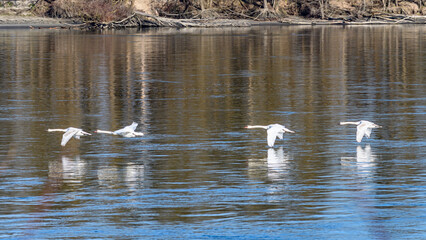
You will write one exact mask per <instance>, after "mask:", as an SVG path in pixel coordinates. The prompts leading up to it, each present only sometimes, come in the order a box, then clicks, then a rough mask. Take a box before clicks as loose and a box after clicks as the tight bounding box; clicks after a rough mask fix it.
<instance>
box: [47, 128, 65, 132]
mask: <svg viewBox="0 0 426 240" xmlns="http://www.w3.org/2000/svg"><path fill="white" fill-rule="evenodd" d="M47 131H48V132H65V131H66V129H58V128H54V129H50V128H49V129H47Z"/></svg>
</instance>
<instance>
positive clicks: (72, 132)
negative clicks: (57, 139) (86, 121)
mask: <svg viewBox="0 0 426 240" xmlns="http://www.w3.org/2000/svg"><path fill="white" fill-rule="evenodd" d="M47 131H48V132H65V133H64V134H63V135H62V141H61V146H65V145H66V144H67V142H68V141H69V140H70V139H71V138H72V137H74V138H75V139H80V137H81V136H85V135H92V134H90V133H88V132H85V131H83V130H82V129H80V128H74V127H69V128H66V129H47Z"/></svg>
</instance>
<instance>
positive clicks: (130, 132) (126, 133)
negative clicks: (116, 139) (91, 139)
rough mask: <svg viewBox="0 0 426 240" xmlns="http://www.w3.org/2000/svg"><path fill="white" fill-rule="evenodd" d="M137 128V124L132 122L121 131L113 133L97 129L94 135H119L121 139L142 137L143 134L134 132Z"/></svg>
mask: <svg viewBox="0 0 426 240" xmlns="http://www.w3.org/2000/svg"><path fill="white" fill-rule="evenodd" d="M137 126H138V124H137V123H135V122H133V123H132V124H131V125H129V126H126V127H124V128H122V129H119V130H116V131H114V132H112V131H104V130H99V129H98V130H96V131H95V133H106V134H111V135H120V136H122V137H127V138H131V137H138V136H143V133H141V132H135V130H136V127H137Z"/></svg>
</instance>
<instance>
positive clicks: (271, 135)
mask: <svg viewBox="0 0 426 240" xmlns="http://www.w3.org/2000/svg"><path fill="white" fill-rule="evenodd" d="M266 132H267V133H268V137H267V140H268V146H269V147H273V146H274V143H275V139H276V138H277V137H280V138H282V133H281V134H280V132H279V128H274V127H271V128H269V129H268V130H267V131H266Z"/></svg>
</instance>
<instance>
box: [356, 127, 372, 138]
mask: <svg viewBox="0 0 426 240" xmlns="http://www.w3.org/2000/svg"><path fill="white" fill-rule="evenodd" d="M356 129H357V130H356V141H357V142H361V140H362V138H363V137H364V135H365V133H366V130H367V126H366V125H365V124H363V123H361V124H360V125H358V126H357V127H356ZM370 132H371V131H370Z"/></svg>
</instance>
